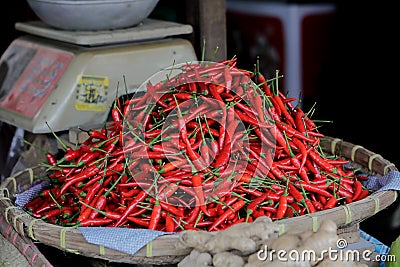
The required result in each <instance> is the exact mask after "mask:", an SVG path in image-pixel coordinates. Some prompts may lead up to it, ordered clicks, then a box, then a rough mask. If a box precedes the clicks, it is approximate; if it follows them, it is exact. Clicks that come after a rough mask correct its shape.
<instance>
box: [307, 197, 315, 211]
mask: <svg viewBox="0 0 400 267" xmlns="http://www.w3.org/2000/svg"><path fill="white" fill-rule="evenodd" d="M305 202H306V205H307V209H308V212H309V213H313V212H316V211H317V210H316V209H315V207H314V205H313V203H312V202H311V200H310V199H308V198H306V199H305Z"/></svg>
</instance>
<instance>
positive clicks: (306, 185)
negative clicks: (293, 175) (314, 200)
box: [295, 182, 333, 197]
mask: <svg viewBox="0 0 400 267" xmlns="http://www.w3.org/2000/svg"><path fill="white" fill-rule="evenodd" d="M295 184H296V186H297V187H300V188H304V190H306V191H309V192H314V193H317V194H320V195H322V196H325V197H333V195H332V194H331V193H329V192H328V191H326V190H324V189H321V188H320V187H318V185H314V184H309V183H305V182H296V183H295Z"/></svg>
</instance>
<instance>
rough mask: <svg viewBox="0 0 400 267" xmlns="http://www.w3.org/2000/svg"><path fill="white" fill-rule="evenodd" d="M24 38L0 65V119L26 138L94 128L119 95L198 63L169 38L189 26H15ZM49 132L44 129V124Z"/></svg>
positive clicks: (186, 46)
mask: <svg viewBox="0 0 400 267" xmlns="http://www.w3.org/2000/svg"><path fill="white" fill-rule="evenodd" d="M16 28H17V29H18V30H20V31H24V32H27V33H28V34H27V35H25V36H22V37H19V38H17V39H15V40H14V41H13V42H12V43H11V44H10V46H9V47H8V48H7V50H6V51H5V52H4V54H3V55H2V56H1V59H0V120H1V121H4V122H7V123H9V124H11V125H15V126H17V127H20V128H23V129H24V130H27V131H29V132H32V133H49V132H50V129H49V126H50V127H51V129H52V130H53V131H55V132H58V131H64V130H69V129H71V128H76V127H82V126H87V125H101V124H103V123H104V122H105V121H106V120H107V117H108V114H109V111H110V108H111V107H112V105H113V102H114V100H115V99H116V97H117V94H118V96H121V95H124V94H126V93H134V92H136V91H137V89H138V88H139V87H140V85H141V84H142V83H143V82H144V81H146V80H147V79H148V78H150V77H151V76H152V75H153V74H155V73H157V72H159V71H160V70H163V69H165V68H167V67H170V66H172V65H173V64H179V63H185V62H190V61H195V60H197V58H196V54H195V51H194V49H193V47H192V45H191V43H190V42H189V41H188V40H186V39H183V38H175V37H171V36H176V35H182V34H188V33H191V32H192V27H191V26H190V25H185V24H178V23H174V22H166V21H159V20H152V19H146V20H145V21H144V22H143V23H142V24H140V25H138V26H136V27H132V28H130V29H119V30H113V31H100V32H76V31H75V32H74V31H60V30H56V29H53V28H50V27H49V26H46V25H45V24H43V23H41V22H37V21H35V22H26V23H17V24H16ZM46 123H47V124H48V125H49V126H48V125H47V124H46Z"/></svg>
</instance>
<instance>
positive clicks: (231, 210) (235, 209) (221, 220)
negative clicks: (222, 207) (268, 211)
mask: <svg viewBox="0 0 400 267" xmlns="http://www.w3.org/2000/svg"><path fill="white" fill-rule="evenodd" d="M245 204H246V203H245V202H244V200H242V199H239V200H238V201H237V202H236V203H234V204H233V205H232V207H230V208H229V209H228V210H227V211H225V212H224V213H223V214H222V215H221V216H219V217H218V218H216V219H215V221H214V223H213V224H212V225H211V226H210V227H209V228H208V231H210V232H211V231H214V230H217V228H218V226H220V225H221V224H222V223H224V222H225V220H226V219H227V218H228V217H229V216H230V215H231V214H233V213H236V212H238V211H239V210H240V209H241V208H243V207H244V206H245Z"/></svg>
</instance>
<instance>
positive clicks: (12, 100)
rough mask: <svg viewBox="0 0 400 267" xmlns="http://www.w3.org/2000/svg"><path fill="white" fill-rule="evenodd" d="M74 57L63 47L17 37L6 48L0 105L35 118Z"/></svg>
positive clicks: (0, 64)
mask: <svg viewBox="0 0 400 267" xmlns="http://www.w3.org/2000/svg"><path fill="white" fill-rule="evenodd" d="M71 59H72V55H71V54H69V53H66V52H63V51H59V50H55V49H50V48H45V47H41V46H39V45H36V44H33V43H29V42H24V41H19V40H16V41H14V42H13V44H12V45H11V46H10V47H9V48H8V49H7V50H6V51H5V53H4V54H3V56H2V58H1V63H0V67H1V69H2V73H3V75H5V76H4V77H2V79H3V81H2V83H1V88H0V107H2V108H5V109H8V110H12V111H14V112H17V113H20V114H22V115H24V116H26V117H29V118H34V117H35V115H36V114H37V113H38V112H39V110H40V109H41V108H42V106H43V104H44V103H45V102H46V100H47V98H48V96H49V95H50V93H51V91H52V90H53V89H54V88H55V87H56V85H57V83H58V81H59V79H60V78H61V76H62V75H63V73H64V72H65V70H66V69H67V67H68V64H69V63H70V61H71Z"/></svg>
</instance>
